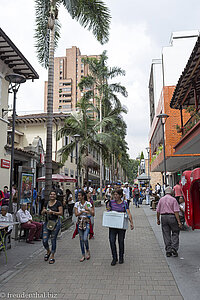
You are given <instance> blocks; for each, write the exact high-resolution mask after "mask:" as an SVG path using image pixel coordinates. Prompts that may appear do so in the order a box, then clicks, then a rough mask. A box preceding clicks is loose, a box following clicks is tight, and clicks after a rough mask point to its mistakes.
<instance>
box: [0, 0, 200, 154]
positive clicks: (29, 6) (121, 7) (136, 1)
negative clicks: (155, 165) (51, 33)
mask: <svg viewBox="0 0 200 300" xmlns="http://www.w3.org/2000/svg"><path fill="white" fill-rule="evenodd" d="M105 2H106V3H107V5H108V7H109V8H110V11H111V15H112V24H111V30H110V40H109V43H107V44H106V45H104V46H101V45H100V44H99V43H98V42H97V41H96V40H95V38H94V37H93V35H92V33H91V32H89V31H87V30H86V29H83V28H81V26H80V25H79V23H77V22H75V21H73V20H71V18H70V16H69V15H68V13H67V11H66V10H65V9H64V8H61V10H60V12H59V19H60V21H61V24H62V29H61V39H60V41H59V46H58V49H57V50H56V53H55V56H64V55H65V49H66V48H70V47H71V46H77V47H79V48H80V50H81V54H87V55H90V54H100V53H102V52H103V50H105V49H106V50H107V51H108V56H109V65H110V66H119V67H121V68H123V69H125V71H126V76H125V77H124V78H119V79H117V80H116V81H118V82H121V83H122V84H123V85H125V86H126V88H127V90H128V94H129V96H128V98H126V99H122V101H123V104H124V105H126V106H127V108H128V114H127V115H125V116H124V118H125V121H126V122H127V126H128V131H127V142H128V146H129V154H130V156H131V157H132V158H135V157H136V156H137V155H138V154H139V153H140V152H141V151H142V150H143V151H144V152H145V147H147V146H148V132H149V103H148V81H149V72H150V65H151V60H152V59H153V58H160V53H161V50H162V47H163V46H168V45H169V39H170V36H171V32H172V31H179V30H192V29H200V25H199V23H200V21H199V20H200V19H199V11H200V2H199V1H197V0H190V1H188V0H173V1H172V0H160V1H158V0H152V1H147V0H123V1H122V0H106V1H105ZM0 20H1V25H0V26H1V28H2V29H3V30H4V31H5V33H6V34H7V35H8V36H9V38H10V39H11V40H12V41H13V42H14V44H15V45H16V46H17V47H18V48H19V50H20V51H21V52H22V53H23V54H24V56H25V57H26V58H27V59H28V60H29V62H30V63H31V64H32V66H33V67H34V68H35V70H36V71H37V72H38V74H39V76H40V79H39V80H36V81H35V82H33V83H32V82H26V83H25V84H23V85H22V86H21V87H20V90H19V92H18V100H17V110H18V111H27V112H31V111H34V112H35V111H41V110H43V102H44V99H43V97H44V96H43V95H44V81H45V80H47V71H46V70H45V69H43V68H42V67H41V66H40V65H39V64H38V62H37V57H36V51H35V48H34V44H35V41H34V38H33V35H34V27H35V9H34V0H17V1H16V0H9V1H8V0H0Z"/></svg>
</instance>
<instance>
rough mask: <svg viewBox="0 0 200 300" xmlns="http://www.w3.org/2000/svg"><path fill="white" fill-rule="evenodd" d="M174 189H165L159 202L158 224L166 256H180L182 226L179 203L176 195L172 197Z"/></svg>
mask: <svg viewBox="0 0 200 300" xmlns="http://www.w3.org/2000/svg"><path fill="white" fill-rule="evenodd" d="M172 194H173V190H172V188H171V187H169V186H168V187H167V188H166V189H165V196H164V197H162V198H161V199H160V200H159V202H158V207H157V224H158V225H160V215H161V226H162V234H163V239H164V243H165V250H166V256H167V257H170V256H172V255H173V256H175V257H177V256H178V248H179V232H180V228H181V227H182V225H181V222H180V218H179V211H180V208H179V204H178V202H177V201H176V199H175V198H174V197H172Z"/></svg>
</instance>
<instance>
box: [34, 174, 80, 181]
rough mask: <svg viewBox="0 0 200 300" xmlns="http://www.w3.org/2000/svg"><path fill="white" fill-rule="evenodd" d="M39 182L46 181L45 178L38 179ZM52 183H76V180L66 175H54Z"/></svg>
mask: <svg viewBox="0 0 200 300" xmlns="http://www.w3.org/2000/svg"><path fill="white" fill-rule="evenodd" d="M37 181H38V182H41V181H45V176H42V177H39V178H37ZM52 181H58V182H76V179H75V178H71V177H69V176H66V175H61V174H52Z"/></svg>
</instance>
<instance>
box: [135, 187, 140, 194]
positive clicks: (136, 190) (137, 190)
mask: <svg viewBox="0 0 200 300" xmlns="http://www.w3.org/2000/svg"><path fill="white" fill-rule="evenodd" d="M139 193H140V192H139V189H138V188H136V189H135V190H134V195H135V196H137V195H139Z"/></svg>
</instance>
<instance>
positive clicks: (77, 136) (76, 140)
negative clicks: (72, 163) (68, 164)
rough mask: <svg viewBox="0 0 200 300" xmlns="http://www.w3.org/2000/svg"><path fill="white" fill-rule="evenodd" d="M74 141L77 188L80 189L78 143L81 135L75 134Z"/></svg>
mask: <svg viewBox="0 0 200 300" xmlns="http://www.w3.org/2000/svg"><path fill="white" fill-rule="evenodd" d="M74 139H75V142H76V172H77V182H76V187H77V189H78V175H79V174H78V141H79V139H80V135H79V134H75V135H74Z"/></svg>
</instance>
